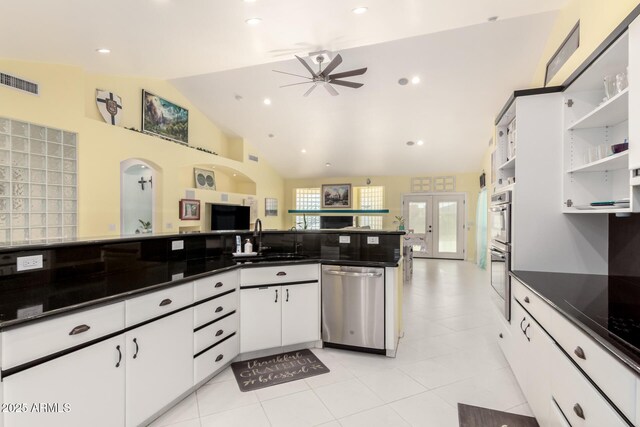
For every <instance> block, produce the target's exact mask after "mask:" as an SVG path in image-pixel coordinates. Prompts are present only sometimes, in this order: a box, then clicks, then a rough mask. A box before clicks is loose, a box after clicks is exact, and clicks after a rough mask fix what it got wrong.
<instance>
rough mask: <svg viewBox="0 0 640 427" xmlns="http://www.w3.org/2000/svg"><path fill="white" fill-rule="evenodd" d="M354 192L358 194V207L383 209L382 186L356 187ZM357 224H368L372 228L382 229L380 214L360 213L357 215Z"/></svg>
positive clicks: (362, 225) (361, 225)
mask: <svg viewBox="0 0 640 427" xmlns="http://www.w3.org/2000/svg"><path fill="white" fill-rule="evenodd" d="M356 192H357V195H358V206H359V209H370V210H374V209H384V187H382V186H367V187H357V188H356ZM358 226H359V227H365V226H369V227H371V228H372V229H374V230H382V216H380V215H360V216H358Z"/></svg>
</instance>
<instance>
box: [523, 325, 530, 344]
mask: <svg viewBox="0 0 640 427" xmlns="http://www.w3.org/2000/svg"><path fill="white" fill-rule="evenodd" d="M529 326H531V323H527V327H526V328H524V331H522V332H524V336H525V337H526V338H527V341H531V338H529V335H527V331H528V330H529Z"/></svg>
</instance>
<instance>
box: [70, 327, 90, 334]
mask: <svg viewBox="0 0 640 427" xmlns="http://www.w3.org/2000/svg"><path fill="white" fill-rule="evenodd" d="M89 329H91V327H90V326H89V325H78V326H76V327H75V328H73V329H72V330H71V332H69V335H78V334H81V333H83V332H87V331H88V330H89Z"/></svg>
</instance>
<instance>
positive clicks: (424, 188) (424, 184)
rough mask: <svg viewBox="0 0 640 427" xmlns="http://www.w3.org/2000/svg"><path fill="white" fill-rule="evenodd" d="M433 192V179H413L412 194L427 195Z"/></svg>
mask: <svg viewBox="0 0 640 427" xmlns="http://www.w3.org/2000/svg"><path fill="white" fill-rule="evenodd" d="M429 191H431V177H428V176H420V177H416V178H411V192H412V193H427V192H429Z"/></svg>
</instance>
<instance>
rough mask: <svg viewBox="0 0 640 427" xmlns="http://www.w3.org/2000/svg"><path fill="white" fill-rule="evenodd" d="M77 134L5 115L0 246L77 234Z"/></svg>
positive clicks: (0, 135) (0, 128)
mask: <svg viewBox="0 0 640 427" xmlns="http://www.w3.org/2000/svg"><path fill="white" fill-rule="evenodd" d="M76 150H77V135H76V134H75V133H71V132H65V131H62V130H59V129H51V128H47V127H44V126H39V125H36V124H32V123H26V122H21V121H17V120H11V119H7V118H2V117H0V245H2V244H10V243H13V244H16V243H30V242H31V243H38V242H50V241H55V240H59V239H62V238H74V237H76V236H77V225H78V220H77V210H78V202H77V199H78V198H77V195H78V188H77V185H78V179H77V152H76Z"/></svg>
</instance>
